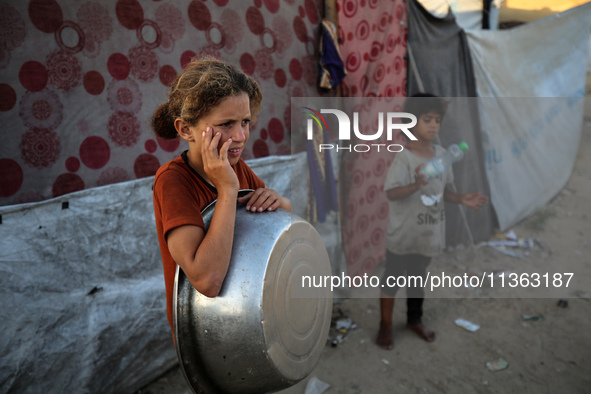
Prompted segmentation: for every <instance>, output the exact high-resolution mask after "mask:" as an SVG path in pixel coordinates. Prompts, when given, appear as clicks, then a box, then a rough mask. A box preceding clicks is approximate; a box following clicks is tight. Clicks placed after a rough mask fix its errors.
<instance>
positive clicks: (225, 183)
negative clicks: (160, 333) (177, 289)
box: [152, 57, 291, 328]
mask: <svg viewBox="0 0 591 394" xmlns="http://www.w3.org/2000/svg"><path fill="white" fill-rule="evenodd" d="M261 100H262V94H261V89H260V87H259V85H258V84H257V82H256V81H255V80H254V79H252V78H251V77H249V76H248V75H246V74H245V73H243V72H242V71H240V70H238V69H237V68H235V67H234V66H232V65H231V64H228V63H226V62H223V61H221V60H218V59H216V58H213V57H204V58H201V59H197V60H194V61H192V62H191V63H189V64H188V65H187V66H186V68H185V69H184V70H183V71H182V72H181V73H180V74H179V75H178V76H177V77H176V78H175V80H174V81H173V83H172V85H171V90H170V92H169V97H168V101H167V102H165V103H164V104H162V105H160V107H159V108H158V109H157V110H156V112H155V113H154V115H153V117H152V127H153V129H154V132H155V133H156V135H157V136H159V137H161V138H164V139H173V138H177V137H178V136H180V137H181V138H183V139H184V140H185V141H187V142H188V143H189V150H188V151H185V152H183V153H182V154H181V157H179V158H176V159H174V160H172V161H169V162H168V163H166V164H164V165H163V166H162V167H160V169H159V170H158V172H157V173H156V176H155V178H154V211H155V216H156V227H157V231H158V241H159V243H160V252H161V254H162V264H163V267H164V280H165V284H166V299H167V314H168V321H169V323H170V326H171V328H172V307H173V305H172V299H173V286H174V276H175V271H176V265H177V264H178V265H179V266H180V267H181V268H182V270H183V272H184V273H185V275H186V276H187V278H188V280H189V281H190V282H191V284H192V285H193V287H195V289H196V290H197V291H199V292H200V293H201V294H203V295H205V296H207V297H215V296H216V295H217V294H218V293H219V291H220V288H221V286H222V283H223V281H224V278H225V276H226V273H227V271H228V265H229V263H230V254H231V250H232V242H233V236H234V220H235V216H236V200H237V197H238V190H239V189H253V190H255V191H254V192H252V193H249V194H248V195H246V196H244V197H242V198H240V199H238V201H239V202H241V203H245V202H246V209H247V210H248V211H250V212H253V213H260V212H263V211H272V210H275V209H277V208H283V209H285V210H291V203H290V202H289V200H288V199H287V198H285V197H281V196H279V195H278V194H277V192H275V191H274V190H271V189H268V188H266V187H265V184H264V183H263V181H262V180H261V179H259V178H258V177H257V176H256V175H255V174H254V172H253V171H252V170H251V169H250V168H249V167H248V165H247V164H246V163H245V162H244V160H243V159H242V158H241V157H240V156H241V154H242V152H243V151H244V148H245V146H246V143H247V141H248V137H249V134H250V129H249V127H250V123H251V122H252V121H253V120H254V119H255V118H256V116H257V114H258V112H259V109H260V107H261ZM216 199H217V202H216V206H215V211H214V214H213V217H212V220H211V224H210V227H209V230H208V232H207V233H205V230H204V223H203V218H202V216H201V211H202V210H203V209H204V208H205V207H206V206H207V205H208V204H210V203H211V202H212V201H214V200H216Z"/></svg>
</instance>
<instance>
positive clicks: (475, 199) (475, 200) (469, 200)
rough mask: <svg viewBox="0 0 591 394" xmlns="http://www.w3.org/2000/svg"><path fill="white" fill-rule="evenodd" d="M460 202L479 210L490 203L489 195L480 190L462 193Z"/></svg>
mask: <svg viewBox="0 0 591 394" xmlns="http://www.w3.org/2000/svg"><path fill="white" fill-rule="evenodd" d="M460 202H461V203H462V204H464V205H465V206H467V207H470V208H474V209H476V210H479V209H480V208H481V207H482V206H483V205H485V204H488V197H486V196H485V195H483V194H482V193H480V192H474V193H466V194H462V196H461V197H460Z"/></svg>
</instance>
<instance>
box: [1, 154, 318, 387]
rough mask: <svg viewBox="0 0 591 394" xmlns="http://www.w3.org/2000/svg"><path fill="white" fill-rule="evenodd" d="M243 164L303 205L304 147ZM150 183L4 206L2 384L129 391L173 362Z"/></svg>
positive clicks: (146, 180)
mask: <svg viewBox="0 0 591 394" xmlns="http://www.w3.org/2000/svg"><path fill="white" fill-rule="evenodd" d="M248 163H249V165H250V166H251V167H252V168H253V170H254V171H255V173H257V174H258V175H259V176H260V177H261V178H262V179H263V180H264V181H265V183H266V184H267V185H268V186H269V187H272V188H274V189H275V190H277V191H278V192H279V193H280V194H282V195H286V196H290V197H291V199H292V201H294V210H295V211H296V213H298V214H299V215H300V216H301V215H305V202H306V201H307V160H306V156H305V153H304V154H299V155H294V156H292V157H289V156H274V157H266V158H262V159H255V160H251V161H249V162H248ZM292 172H294V173H297V175H298V176H295V175H294V176H293V177H292V176H291V175H292ZM292 182H293V185H292ZM152 183H153V177H148V178H143V179H139V180H134V181H129V182H123V183H117V184H113V185H108V186H104V187H99V188H94V189H86V190H82V191H80V192H76V193H72V194H68V195H64V196H61V197H58V198H54V199H51V200H46V201H43V202H39V203H32V204H21V205H12V206H5V207H0V219H1V221H0V299H1V300H2V303H1V304H0V320H1V321H2V335H1V336H0V366H1V367H0V392H2V393H35V394H36V393H130V392H134V391H135V390H137V389H139V388H141V387H142V386H143V385H145V384H147V383H148V382H150V381H151V380H153V379H154V378H155V377H157V376H159V375H160V374H162V373H164V372H165V371H166V370H168V369H169V368H171V367H172V366H174V365H175V363H176V362H177V360H176V353H175V350H174V346H173V343H172V336H171V333H170V328H169V326H168V322H167V320H166V297H165V289H164V279H163V274H162V263H161V258H160V250H159V247H158V241H157V236H156V226H155V222H154V208H153V203H152ZM290 189H292V190H293V191H294V192H293V193H290ZM302 211H303V212H302ZM304 217H305V216H304Z"/></svg>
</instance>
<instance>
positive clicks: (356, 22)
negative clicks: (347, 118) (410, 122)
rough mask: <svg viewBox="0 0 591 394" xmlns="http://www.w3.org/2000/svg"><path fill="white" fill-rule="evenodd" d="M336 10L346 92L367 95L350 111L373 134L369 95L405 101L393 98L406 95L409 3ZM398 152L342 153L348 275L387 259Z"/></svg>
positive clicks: (394, 0)
mask: <svg viewBox="0 0 591 394" xmlns="http://www.w3.org/2000/svg"><path fill="white" fill-rule="evenodd" d="M338 14H339V36H340V38H341V53H342V57H343V59H344V61H345V66H346V70H347V76H346V77H345V79H344V80H343V96H345V97H359V98H361V97H366V99H363V100H362V101H361V100H360V101H359V104H358V105H356V106H354V107H353V108H349V109H348V110H349V111H356V112H359V114H360V115H359V117H360V119H362V122H363V119H365V122H366V123H367V124H366V125H365V126H363V125H362V126H361V128H364V127H365V128H366V131H365V133H366V134H372V133H375V130H376V127H377V125H376V123H375V122H374V121H375V120H376V119H377V118H376V115H377V114H376V113H375V109H376V105H375V103H373V102H372V99H369V100H368V99H367V98H368V97H376V99H375V100H376V101H381V103H382V104H380V107H381V108H384V104H383V103H384V102H386V106H385V109H386V110H387V111H389V112H397V111H399V110H401V104H402V102H403V100H402V99H391V98H392V97H404V96H406V63H405V61H404V56H405V55H406V31H407V28H406V26H407V23H406V22H407V9H406V4H405V2H404V1H403V0H389V1H378V0H344V1H342V2H339V3H338ZM381 97H383V98H384V99H378V98H381ZM347 102H350V100H347ZM369 130H373V131H369ZM384 134H385V133H384ZM358 142H363V141H358ZM377 142H379V143H388V141H385V140H381V141H377ZM352 143H353V141H352ZM389 143H402V144H403V143H404V139H403V138H402V137H400V136H399V135H396V138H395V140H394V141H390V142H389ZM394 155H395V153H390V152H384V151H383V150H382V152H381V153H379V154H378V153H374V152H367V153H349V152H344V153H342V164H341V172H340V176H339V178H340V181H341V223H342V225H341V229H342V235H343V246H344V252H345V256H346V259H347V273H348V274H349V275H363V274H364V273H367V274H370V273H371V272H372V271H373V270H374V268H375V266H376V265H377V264H378V263H379V262H380V261H382V260H383V259H384V257H385V251H386V244H385V231H386V225H387V223H388V202H387V199H386V196H385V193H384V181H385V179H386V173H387V170H388V168H389V166H390V163H391V162H392V160H394Z"/></svg>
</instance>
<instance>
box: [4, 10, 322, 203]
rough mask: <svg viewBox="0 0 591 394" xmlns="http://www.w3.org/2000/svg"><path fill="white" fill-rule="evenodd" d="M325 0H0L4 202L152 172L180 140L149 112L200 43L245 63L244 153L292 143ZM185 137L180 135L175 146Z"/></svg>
mask: <svg viewBox="0 0 591 394" xmlns="http://www.w3.org/2000/svg"><path fill="white" fill-rule="evenodd" d="M322 9H323V7H322V1H321V0H317V1H315V0H286V1H279V0H253V1H235V2H231V3H230V2H229V0H212V1H201V0H193V1H190V0H185V1H173V0H152V1H139V0H105V1H96V0H95V1H93V0H91V1H85V0H27V1H20V0H9V1H2V2H0V125H1V126H0V127H1V131H0V132H1V141H2V142H1V144H0V205H10V204H18V203H25V202H34V201H41V200H44V199H47V198H51V197H55V196H59V195H63V194H66V193H69V192H73V191H77V190H82V189H85V188H92V187H96V186H102V185H106V184H110V183H115V182H122V181H126V180H131V179H135V178H141V177H146V176H150V175H153V174H154V173H155V172H156V170H157V169H158V167H159V166H160V165H161V164H164V163H165V162H167V161H168V160H171V159H172V158H174V157H177V156H178V155H179V153H180V152H181V151H182V150H183V149H186V147H185V146H184V143H180V142H179V141H178V140H173V141H165V140H161V139H159V138H156V137H155V136H154V134H153V133H152V131H151V129H150V125H149V118H150V116H151V115H152V113H153V112H154V110H155V109H156V108H157V106H158V105H159V104H160V103H161V102H163V101H164V99H165V92H166V89H167V86H168V85H169V83H170V82H171V80H172V79H173V78H174V77H175V76H176V74H177V73H178V72H180V71H181V69H182V67H183V66H184V65H185V64H187V62H189V60H190V59H191V58H192V57H194V56H195V55H196V54H200V53H209V54H213V55H215V56H218V57H220V58H222V59H224V60H227V61H229V62H231V63H233V64H235V65H237V66H239V67H241V68H242V69H243V70H244V71H245V72H247V73H248V74H250V75H252V76H253V77H254V78H255V79H257V80H258V81H259V83H260V84H261V87H262V90H263V97H264V98H263V107H262V110H261V113H260V116H259V119H258V122H257V124H256V125H254V127H253V130H252V132H251V138H250V141H249V144H248V146H247V149H246V150H245V154H244V157H245V159H249V158H255V157H263V156H268V155H275V154H278V155H285V154H289V153H291V147H290V136H289V134H290V123H291V110H290V98H291V97H292V96H299V97H306V96H316V95H318V90H317V88H316V84H317V60H316V59H317V53H316V51H317V43H318V33H319V24H320V22H321V18H322V15H321V11H322ZM181 145H183V146H181Z"/></svg>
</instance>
